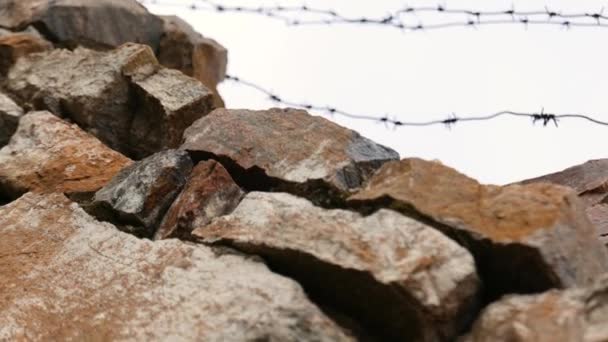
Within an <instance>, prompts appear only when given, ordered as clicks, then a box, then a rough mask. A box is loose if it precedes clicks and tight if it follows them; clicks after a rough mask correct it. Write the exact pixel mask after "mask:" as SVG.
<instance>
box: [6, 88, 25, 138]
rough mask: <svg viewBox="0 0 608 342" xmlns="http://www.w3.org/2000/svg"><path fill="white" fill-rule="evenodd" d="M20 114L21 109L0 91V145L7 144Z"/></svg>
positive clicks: (21, 113) (21, 112) (17, 123)
mask: <svg viewBox="0 0 608 342" xmlns="http://www.w3.org/2000/svg"><path fill="white" fill-rule="evenodd" d="M22 116H23V109H21V107H19V106H18V105H17V104H16V103H15V102H14V101H13V100H12V99H11V98H10V97H8V96H6V95H5V94H3V93H0V147H3V146H4V145H6V144H8V141H9V139H10V138H11V136H13V134H14V133H15V131H16V130H17V125H19V119H21V117H22Z"/></svg>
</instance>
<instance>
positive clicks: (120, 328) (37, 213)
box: [0, 193, 354, 342]
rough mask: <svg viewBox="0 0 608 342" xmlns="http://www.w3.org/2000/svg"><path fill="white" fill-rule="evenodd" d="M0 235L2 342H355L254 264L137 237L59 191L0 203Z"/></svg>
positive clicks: (291, 286)
mask: <svg viewBox="0 0 608 342" xmlns="http://www.w3.org/2000/svg"><path fill="white" fill-rule="evenodd" d="M0 236H1V237H2V238H1V239H0V274H1V275H2V281H0V293H1V294H2V295H1V296H0V340H7V341H15V340H33V341H67V340H71V341H82V340H87V341H127V340H129V341H131V340H134V341H262V340H268V341H328V342H329V341H353V340H354V339H353V338H352V337H351V336H349V335H347V334H346V333H344V332H343V331H342V330H341V329H340V328H339V327H338V326H336V324H335V323H333V322H332V321H331V320H330V319H328V318H327V317H326V316H325V315H324V314H323V313H322V312H321V311H320V310H319V309H318V308H317V307H316V306H315V305H313V304H311V303H310V302H309V300H308V299H307V297H306V295H305V293H304V292H303V291H302V288H301V287H300V286H299V285H298V284H297V283H295V282H293V281H292V280H289V279H287V278H284V277H281V276H279V275H277V274H275V273H272V272H271V271H269V270H268V268H267V267H266V266H265V265H264V264H263V263H261V262H260V261H259V259H256V258H248V257H245V256H243V255H240V254H238V253H236V252H234V251H232V252H229V251H221V250H219V249H211V248H208V247H205V246H202V245H195V244H186V243H183V242H180V241H178V240H164V241H156V242H152V241H149V240H141V239H137V238H136V237H134V236H131V235H129V234H125V233H123V232H120V231H118V230H117V229H116V228H115V227H114V226H112V225H111V224H109V223H100V222H98V221H95V220H94V219H93V218H92V217H91V216H89V215H87V214H86V213H85V212H84V211H83V210H82V209H80V208H79V207H78V206H77V205H76V204H74V203H71V202H70V201H68V200H67V199H66V198H65V197H64V196H63V195H61V194H48V195H40V194H33V193H28V194H26V195H24V196H22V197H21V198H19V199H18V200H16V201H14V202H12V203H10V204H8V205H6V206H4V207H0Z"/></svg>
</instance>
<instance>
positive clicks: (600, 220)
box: [587, 203, 608, 246]
mask: <svg viewBox="0 0 608 342" xmlns="http://www.w3.org/2000/svg"><path fill="white" fill-rule="evenodd" d="M587 216H588V217H589V219H590V220H591V223H593V225H594V226H595V228H597V235H598V236H599V238H600V241H601V242H602V243H603V244H604V245H606V246H608V204H603V203H600V204H596V205H594V206H591V207H588V208H587Z"/></svg>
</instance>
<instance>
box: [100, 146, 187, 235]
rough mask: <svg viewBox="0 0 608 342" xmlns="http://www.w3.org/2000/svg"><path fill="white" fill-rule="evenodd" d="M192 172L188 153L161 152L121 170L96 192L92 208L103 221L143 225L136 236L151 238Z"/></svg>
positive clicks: (175, 151) (176, 151)
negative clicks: (108, 217) (109, 220)
mask: <svg viewBox="0 0 608 342" xmlns="http://www.w3.org/2000/svg"><path fill="white" fill-rule="evenodd" d="M191 171H192V161H191V160H190V157H189V156H188V154H187V153H186V152H184V151H178V150H167V151H163V152H158V153H156V154H154V155H152V156H150V157H148V158H145V159H142V160H140V161H138V162H136V163H133V164H132V165H130V166H129V167H126V168H124V169H123V170H121V171H120V172H119V173H118V174H117V175H116V176H115V177H114V178H112V180H110V182H109V183H108V184H107V185H106V186H104V187H103V188H101V189H100V190H99V191H97V193H96V194H95V197H94V198H93V203H92V206H93V207H94V210H95V211H96V212H97V213H98V215H101V216H102V217H103V218H105V216H110V217H112V219H111V220H116V221H117V222H121V223H124V224H129V225H135V226H142V227H143V229H142V231H141V232H136V234H137V235H140V236H144V237H152V236H153V235H154V232H155V231H156V229H157V228H158V224H159V221H160V220H161V219H162V217H163V215H164V213H165V211H166V210H167V209H168V208H169V206H170V205H171V203H172V202H173V200H174V199H175V197H176V196H177V195H178V194H179V192H180V191H181V189H182V187H183V186H184V184H186V180H187V178H188V175H189V174H190V172H191ZM105 219H107V218H105Z"/></svg>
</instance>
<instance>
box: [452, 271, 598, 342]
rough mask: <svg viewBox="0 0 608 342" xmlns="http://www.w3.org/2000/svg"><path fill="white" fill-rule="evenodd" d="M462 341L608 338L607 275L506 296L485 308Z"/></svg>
mask: <svg viewBox="0 0 608 342" xmlns="http://www.w3.org/2000/svg"><path fill="white" fill-rule="evenodd" d="M462 341H463V342H485V341H488V342H490V341H492V342H495V341H498V342H500V341H505V342H507V341H508V342H554V341H572V342H599V341H608V275H604V276H601V277H600V278H599V279H598V281H597V282H596V283H595V284H593V285H592V286H590V287H588V288H580V289H578V288H577V289H569V290H565V291H557V290H553V291H549V292H546V293H543V294H540V295H528V296H507V297H505V298H503V299H501V300H500V301H499V302H496V303H493V304H492V305H490V306H489V307H488V308H486V309H485V310H484V312H483V313H482V315H481V317H480V318H479V320H478V321H477V322H476V323H475V325H474V326H473V330H472V332H471V333H470V334H469V335H468V336H467V337H466V338H463V339H462Z"/></svg>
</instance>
